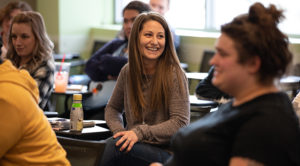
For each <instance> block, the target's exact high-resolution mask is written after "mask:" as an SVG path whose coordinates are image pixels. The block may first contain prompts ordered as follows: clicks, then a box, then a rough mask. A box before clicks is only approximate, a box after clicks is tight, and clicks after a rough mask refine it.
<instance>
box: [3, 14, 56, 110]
mask: <svg viewBox="0 0 300 166" xmlns="http://www.w3.org/2000/svg"><path fill="white" fill-rule="evenodd" d="M9 33H10V36H9V40H8V50H7V59H9V60H11V61H12V63H13V65H15V66H16V67H17V68H19V69H26V70H27V71H28V72H29V73H30V75H31V76H32V77H33V78H34V79H35V81H36V82H37V85H38V88H39V94H40V98H39V106H40V107H41V109H44V108H45V106H46V104H47V102H48V99H49V97H50V95H51V91H52V88H53V83H54V70H55V67H54V60H53V57H52V50H53V47H54V45H53V43H52V42H51V40H50V39H49V37H48V35H47V32H46V27H45V23H44V20H43V17H42V16H41V15H40V14H39V13H38V12H33V11H27V12H22V13H19V14H18V15H16V16H15V17H14V18H13V20H12V24H11V28H10V30H9Z"/></svg>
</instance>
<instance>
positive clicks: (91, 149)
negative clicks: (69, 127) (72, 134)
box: [57, 136, 105, 166]
mask: <svg viewBox="0 0 300 166" xmlns="http://www.w3.org/2000/svg"><path fill="white" fill-rule="evenodd" d="M57 140H58V142H59V143H60V144H61V145H62V147H63V148H64V149H65V151H66V152H67V159H68V160H69V161H70V163H71V165H72V166H83V165H84V166H98V165H99V163H100V161H101V157H102V154H103V151H104V148H105V140H100V141H90V140H80V139H74V138H68V137H62V136H57Z"/></svg>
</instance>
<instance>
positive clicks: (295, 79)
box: [279, 76, 300, 97]
mask: <svg viewBox="0 0 300 166" xmlns="http://www.w3.org/2000/svg"><path fill="white" fill-rule="evenodd" d="M279 86H280V88H281V89H282V90H283V91H292V97H295V96H296V95H297V90H298V89H300V77H299V76H287V77H283V78H281V79H280V81H279Z"/></svg>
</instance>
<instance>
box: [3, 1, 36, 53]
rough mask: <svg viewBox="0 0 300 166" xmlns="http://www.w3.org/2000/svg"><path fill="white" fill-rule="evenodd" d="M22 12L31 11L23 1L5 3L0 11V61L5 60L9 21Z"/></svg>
mask: <svg viewBox="0 0 300 166" xmlns="http://www.w3.org/2000/svg"><path fill="white" fill-rule="evenodd" d="M22 11H32V8H31V6H30V5H29V4H27V3H26V2H24V1H12V2H9V3H7V4H6V5H5V6H4V7H3V8H2V9H1V10H0V26H1V29H2V31H1V32H0V34H1V35H0V37H1V38H0V48H1V50H0V55H1V57H0V59H5V57H6V52H7V43H8V34H9V27H10V24H11V21H12V19H13V17H14V16H16V15H17V14H19V13H20V12H22Z"/></svg>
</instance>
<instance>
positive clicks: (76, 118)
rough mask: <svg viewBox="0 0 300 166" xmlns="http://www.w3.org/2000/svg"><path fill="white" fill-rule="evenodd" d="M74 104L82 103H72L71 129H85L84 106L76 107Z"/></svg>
mask: <svg viewBox="0 0 300 166" xmlns="http://www.w3.org/2000/svg"><path fill="white" fill-rule="evenodd" d="M74 104H76V105H77V104H80V105H81V103H73V104H72V110H71V115H70V121H71V125H70V130H71V131H82V129H83V111H82V107H74V106H73V105H74Z"/></svg>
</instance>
